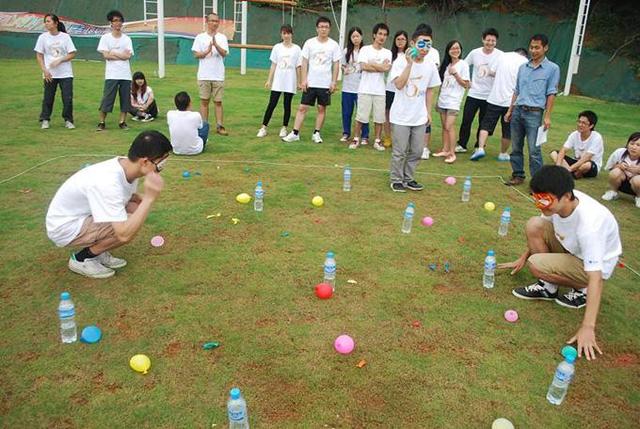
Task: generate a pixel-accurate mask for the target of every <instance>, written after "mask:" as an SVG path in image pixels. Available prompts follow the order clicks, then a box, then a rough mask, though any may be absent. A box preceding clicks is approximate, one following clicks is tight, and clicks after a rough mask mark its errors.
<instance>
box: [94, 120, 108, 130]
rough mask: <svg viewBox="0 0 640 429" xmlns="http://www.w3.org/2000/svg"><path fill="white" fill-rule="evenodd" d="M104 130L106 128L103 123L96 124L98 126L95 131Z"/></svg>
mask: <svg viewBox="0 0 640 429" xmlns="http://www.w3.org/2000/svg"><path fill="white" fill-rule="evenodd" d="M105 128H107V126H106V125H105V124H104V122H98V126H97V127H96V131H104V130H105Z"/></svg>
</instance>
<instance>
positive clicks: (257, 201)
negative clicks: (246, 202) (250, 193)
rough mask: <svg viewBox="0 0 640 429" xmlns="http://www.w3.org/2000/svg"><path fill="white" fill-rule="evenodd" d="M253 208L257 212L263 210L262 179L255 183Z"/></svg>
mask: <svg viewBox="0 0 640 429" xmlns="http://www.w3.org/2000/svg"><path fill="white" fill-rule="evenodd" d="M254 197H255V198H254V199H253V209H254V210H255V211H257V212H261V211H262V210H264V189H262V181H258V183H257V184H256V191H255V193H254Z"/></svg>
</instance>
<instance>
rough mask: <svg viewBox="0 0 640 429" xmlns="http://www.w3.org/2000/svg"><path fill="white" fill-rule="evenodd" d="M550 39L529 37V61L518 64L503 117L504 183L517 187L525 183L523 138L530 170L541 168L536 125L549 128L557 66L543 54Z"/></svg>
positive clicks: (534, 170) (556, 79)
mask: <svg viewBox="0 0 640 429" xmlns="http://www.w3.org/2000/svg"><path fill="white" fill-rule="evenodd" d="M548 50H549V39H548V38H547V36H545V35H544V34H535V35H534V36H532V37H531V39H530V40H529V55H530V57H531V60H530V61H529V62H527V63H525V64H523V65H521V66H520V69H519V70H518V80H517V82H516V89H515V92H514V94H513V97H512V99H511V106H510V107H509V110H508V111H507V113H506V114H505V116H504V119H505V121H507V122H509V121H510V122H511V145H512V146H511V147H512V152H511V170H512V173H511V179H510V180H509V181H508V182H506V185H509V186H517V185H520V184H522V183H523V182H524V179H525V174H524V154H523V151H524V138H525V136H526V137H527V146H528V147H529V170H530V172H531V175H532V176H533V175H534V174H536V172H537V171H538V170H540V168H541V167H542V152H541V151H540V146H537V145H536V140H537V138H538V128H539V127H540V125H544V129H545V130H547V129H549V127H551V111H552V110H553V103H554V101H555V98H556V94H557V93H558V82H559V81H560V67H558V65H557V64H555V63H553V62H551V61H549V59H547V57H546V54H547V51H548Z"/></svg>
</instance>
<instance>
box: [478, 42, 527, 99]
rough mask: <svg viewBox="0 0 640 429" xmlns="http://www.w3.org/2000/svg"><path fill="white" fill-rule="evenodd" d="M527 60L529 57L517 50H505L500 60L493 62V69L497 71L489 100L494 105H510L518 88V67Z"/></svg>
mask: <svg viewBox="0 0 640 429" xmlns="http://www.w3.org/2000/svg"><path fill="white" fill-rule="evenodd" d="M526 62H527V57H525V56H523V55H520V54H519V53H517V52H505V53H503V54H502V56H501V57H500V59H499V60H498V61H495V62H494V63H493V66H492V67H491V71H493V72H494V73H495V77H494V79H493V86H492V87H491V92H489V97H487V102H488V103H491V104H493V105H494V106H500V107H509V106H510V105H511V98H512V97H513V92H514V91H515V89H516V80H517V79H518V69H519V68H520V66H521V65H522V64H524V63H526Z"/></svg>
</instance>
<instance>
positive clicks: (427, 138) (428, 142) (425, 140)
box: [424, 133, 431, 149]
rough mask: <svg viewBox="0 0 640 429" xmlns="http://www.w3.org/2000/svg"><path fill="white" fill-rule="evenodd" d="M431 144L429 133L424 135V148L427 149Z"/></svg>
mask: <svg viewBox="0 0 640 429" xmlns="http://www.w3.org/2000/svg"><path fill="white" fill-rule="evenodd" d="M430 144H431V133H425V135H424V148H425V149H429V145H430Z"/></svg>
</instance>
